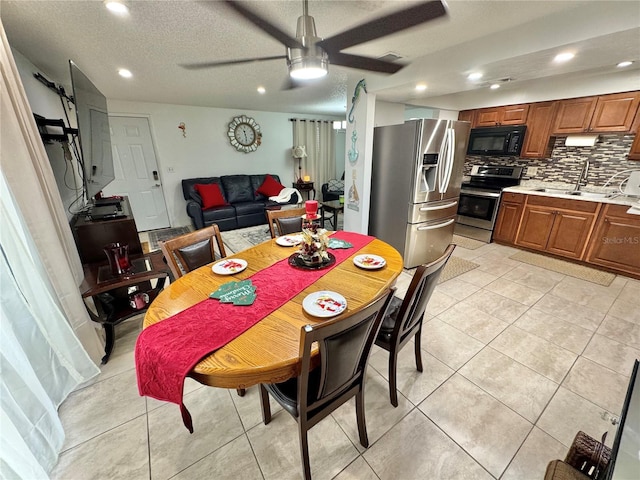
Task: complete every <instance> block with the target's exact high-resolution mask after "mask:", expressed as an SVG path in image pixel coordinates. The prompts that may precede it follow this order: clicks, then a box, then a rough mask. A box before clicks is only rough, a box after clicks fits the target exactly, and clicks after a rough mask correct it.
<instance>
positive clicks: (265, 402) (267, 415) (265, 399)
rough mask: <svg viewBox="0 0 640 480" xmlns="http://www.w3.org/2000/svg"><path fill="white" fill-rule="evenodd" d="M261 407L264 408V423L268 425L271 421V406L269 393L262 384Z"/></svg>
mask: <svg viewBox="0 0 640 480" xmlns="http://www.w3.org/2000/svg"><path fill="white" fill-rule="evenodd" d="M260 406H261V407H262V421H263V422H264V424H265V425H268V424H269V422H270V421H271V405H270V404H269V392H267V389H266V388H264V385H262V384H260Z"/></svg>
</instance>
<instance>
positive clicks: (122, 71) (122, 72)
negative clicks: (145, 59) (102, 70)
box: [118, 68, 133, 78]
mask: <svg viewBox="0 0 640 480" xmlns="http://www.w3.org/2000/svg"><path fill="white" fill-rule="evenodd" d="M118 75H120V76H121V77H124V78H131V77H133V73H131V72H130V71H129V70H127V69H126V68H121V69H119V70H118Z"/></svg>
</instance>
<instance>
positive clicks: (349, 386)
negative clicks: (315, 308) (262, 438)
mask: <svg viewBox="0 0 640 480" xmlns="http://www.w3.org/2000/svg"><path fill="white" fill-rule="evenodd" d="M394 291H395V289H394V288H392V289H388V290H387V291H385V293H383V294H382V295H380V296H378V297H377V298H376V299H375V300H373V301H372V302H370V303H369V304H368V305H364V306H363V307H360V308H358V309H356V310H354V311H353V312H350V313H349V314H343V315H340V316H338V317H336V318H334V319H331V320H327V321H324V322H321V323H318V324H315V325H305V326H304V327H302V329H301V333H300V337H301V338H300V357H301V367H300V375H299V376H298V377H296V378H292V379H290V380H287V381H285V382H282V383H275V384H261V385H260V403H261V405H262V419H263V421H264V423H265V425H267V424H268V423H269V422H270V421H271V406H270V404H269V394H271V396H272V397H273V398H274V400H276V401H277V402H278V403H279V404H280V405H282V407H283V408H284V410H285V411H287V412H288V413H289V414H291V415H292V416H293V417H294V418H295V419H296V421H297V422H298V432H299V436H300V454H301V456H302V471H303V474H304V478H305V479H306V480H309V479H311V467H310V464H309V445H308V440H307V432H308V431H309V430H310V429H311V428H312V427H313V426H314V425H316V424H317V423H318V422H320V420H322V419H323V418H325V417H326V416H327V415H329V414H330V413H331V412H333V411H334V410H336V409H337V408H338V407H340V406H341V405H342V404H344V403H345V402H346V401H347V400H349V399H350V398H352V397H354V396H355V397H356V418H357V422H358V434H359V436H360V443H361V444H362V446H364V447H365V448H366V447H368V446H369V439H368V438H367V427H366V423H365V415H364V378H365V372H366V368H367V360H368V358H369V353H370V352H371V347H372V346H373V341H374V338H375V336H376V333H377V332H378V328H379V327H380V323H381V322H382V317H383V315H384V312H385V310H386V309H387V306H388V305H389V302H390V301H391V297H392V296H393V292H394ZM315 342H317V345H318V349H319V354H320V359H319V365H318V366H317V367H315V368H313V365H312V363H313V364H314V365H315V363H316V362H314V361H312V358H311V347H312V345H313V344H314V343H315ZM312 368H313V369H312Z"/></svg>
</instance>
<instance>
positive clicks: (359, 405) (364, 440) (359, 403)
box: [356, 387, 369, 448]
mask: <svg viewBox="0 0 640 480" xmlns="http://www.w3.org/2000/svg"><path fill="white" fill-rule="evenodd" d="M356 418H357V420H358V435H359V436H360V444H361V445H362V446H363V447H364V448H368V447H369V437H368V436H367V422H366V419H365V416H364V389H363V388H362V387H361V388H360V391H359V392H358V393H357V394H356Z"/></svg>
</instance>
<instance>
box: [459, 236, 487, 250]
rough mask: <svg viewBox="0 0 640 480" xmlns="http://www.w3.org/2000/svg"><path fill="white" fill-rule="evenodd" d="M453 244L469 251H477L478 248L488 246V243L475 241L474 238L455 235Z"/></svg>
mask: <svg viewBox="0 0 640 480" xmlns="http://www.w3.org/2000/svg"><path fill="white" fill-rule="evenodd" d="M453 243H455V244H456V245H457V246H459V247H461V248H466V249H467V250H475V249H476V248H480V247H482V246H483V245H486V243H484V242H481V241H480V240H474V239H473V238H468V237H463V236H461V235H454V236H453Z"/></svg>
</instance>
